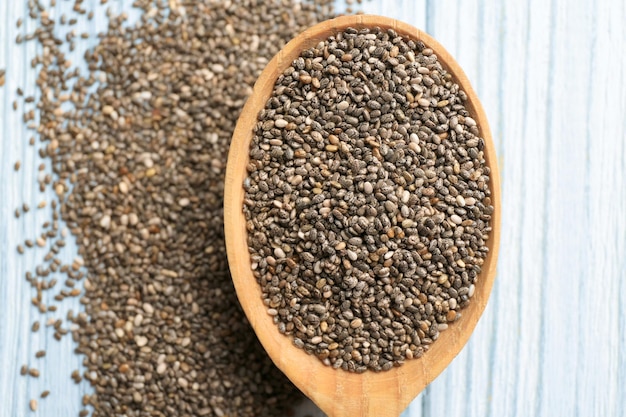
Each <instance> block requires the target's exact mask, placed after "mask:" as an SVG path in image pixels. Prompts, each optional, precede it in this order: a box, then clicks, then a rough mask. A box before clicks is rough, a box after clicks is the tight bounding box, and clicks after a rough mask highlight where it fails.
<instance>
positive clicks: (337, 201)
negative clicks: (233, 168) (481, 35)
mask: <svg viewBox="0 0 626 417" xmlns="http://www.w3.org/2000/svg"><path fill="white" fill-rule="evenodd" d="M466 100H467V96H466V94H465V93H464V92H463V91H462V90H460V89H459V86H458V85H457V84H456V83H455V82H454V80H453V79H452V77H451V75H450V74H449V73H448V72H446V70H445V69H444V68H443V67H442V66H441V64H440V63H439V62H438V60H437V56H435V54H434V53H433V51H432V50H430V49H428V48H426V47H425V46H424V44H423V43H421V42H414V41H411V40H406V39H403V38H402V37H400V36H398V35H397V34H396V33H395V32H393V31H391V30H389V31H381V30H367V29H363V30H359V31H357V30H354V29H348V30H346V31H345V32H343V33H339V34H337V35H336V36H333V37H330V38H328V40H326V41H324V42H321V43H319V44H318V45H317V46H316V47H314V48H311V49H308V50H306V51H304V52H303V53H302V54H301V56H300V57H299V58H298V59H296V60H295V61H294V62H293V64H292V66H291V67H289V68H288V69H287V70H286V71H284V73H283V74H282V75H281V76H280V77H279V78H278V80H277V81H276V85H275V88H274V90H273V94H272V96H271V98H270V99H269V100H268V101H267V104H266V106H265V109H264V110H262V111H261V112H260V114H259V117H258V120H259V121H258V124H257V126H256V129H255V135H254V138H253V140H252V145H251V149H250V163H249V165H248V170H249V176H248V178H247V179H246V181H245V184H244V187H245V191H246V197H245V201H244V211H245V215H246V218H247V221H248V225H247V227H248V231H249V233H248V243H249V247H250V251H251V254H252V255H251V256H252V262H253V263H252V269H253V271H254V274H255V276H256V278H257V280H258V281H259V283H260V285H261V287H262V290H263V301H264V303H265V304H266V305H267V308H268V310H267V311H268V313H269V314H270V315H271V316H273V317H274V322H275V323H276V324H277V326H278V330H279V331H280V332H281V333H284V334H287V335H291V336H292V338H293V343H294V344H295V345H296V346H297V347H299V348H303V349H304V350H305V351H307V352H308V353H311V354H315V355H317V356H318V357H319V358H320V359H321V360H322V361H323V362H324V363H325V364H326V365H329V366H333V367H335V368H341V369H344V370H348V371H354V372H364V371H365V370H367V369H371V370H375V371H380V370H389V369H391V368H392V367H393V366H399V365H401V364H402V363H403V362H404V361H405V360H406V359H411V358H417V357H420V356H422V355H423V354H424V352H425V351H426V350H427V349H428V348H429V346H430V345H431V344H432V343H433V342H434V341H435V340H436V339H437V338H438V336H439V332H440V331H442V330H444V329H446V328H447V326H448V323H450V322H454V321H455V320H457V319H458V318H459V317H460V314H461V313H459V310H460V309H462V308H463V307H465V306H467V305H468V303H469V302H470V298H471V297H472V295H473V293H474V289H475V287H474V285H475V283H476V280H477V279H478V276H479V273H480V270H481V265H482V264H483V261H484V258H485V257H486V255H487V252H488V249H487V246H486V240H487V238H488V234H489V231H490V230H491V228H490V226H489V221H490V218H491V216H490V215H491V213H492V212H493V207H492V206H491V199H490V190H489V186H488V184H489V172H490V171H489V168H488V167H487V166H486V165H485V159H484V154H483V147H484V141H483V139H482V138H480V137H479V130H478V127H477V126H476V122H475V121H474V119H472V118H471V116H470V114H469V113H468V111H467V109H466V108H465V106H464V102H465V101H466Z"/></svg>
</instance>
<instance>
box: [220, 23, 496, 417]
mask: <svg viewBox="0 0 626 417" xmlns="http://www.w3.org/2000/svg"><path fill="white" fill-rule="evenodd" d="M349 27H352V28H357V29H359V28H365V27H368V28H375V27H378V28H381V29H383V30H387V29H393V30H394V31H395V32H396V33H398V34H399V35H401V36H403V37H405V38H407V39H412V40H414V41H418V40H419V41H422V42H423V43H424V44H425V45H426V46H427V47H428V48H431V49H432V50H433V51H434V52H435V54H436V55H437V56H438V58H439V61H440V62H441V64H442V66H443V67H444V68H445V69H446V70H447V71H448V72H449V73H451V74H452V77H453V80H454V81H455V82H456V83H458V84H459V86H460V87H461V89H463V90H464V91H465V93H466V94H467V97H468V100H467V101H466V103H465V105H466V108H467V110H468V111H469V112H470V114H471V115H472V116H473V117H474V119H475V120H476V122H477V125H478V128H479V131H480V136H481V137H482V138H483V139H484V141H485V149H484V152H485V160H486V164H487V166H489V167H490V169H491V174H490V176H491V179H490V189H491V199H492V204H493V206H494V209H495V210H494V212H493V215H492V219H491V227H492V231H491V232H490V237H489V239H488V242H487V246H488V248H489V253H488V255H487V257H486V259H485V262H484V264H483V266H482V271H481V273H480V275H479V277H478V281H477V283H476V284H475V285H476V290H475V294H474V296H473V297H472V300H471V302H470V304H469V306H467V307H466V308H464V309H463V310H462V311H461V312H462V317H461V318H460V319H459V320H457V321H456V322H454V323H451V324H450V325H449V328H448V329H447V330H445V331H442V332H441V334H440V336H439V338H438V339H437V341H435V342H434V343H433V345H431V347H430V349H429V350H428V351H427V352H426V353H425V354H424V355H423V356H422V357H421V358H419V359H411V360H407V361H406V362H405V363H404V364H403V365H402V366H399V367H394V368H392V369H391V370H389V371H383V372H373V371H366V372H364V373H361V374H356V373H351V372H347V371H343V370H341V369H333V368H332V367H329V366H325V365H324V364H323V363H322V362H321V361H320V360H319V359H318V358H317V357H316V356H314V355H309V354H307V353H306V352H305V351H304V350H302V349H299V348H297V347H296V346H294V345H293V343H292V340H291V338H289V337H287V336H285V335H283V334H281V333H279V332H278V329H277V327H276V325H275V324H274V323H273V321H272V317H271V316H269V315H268V314H267V307H266V306H265V305H264V304H263V302H262V292H261V287H260V285H259V284H258V283H257V281H256V279H255V278H254V276H253V273H252V269H251V260H250V253H249V250H248V244H247V230H246V218H245V216H244V213H243V199H244V189H243V183H244V179H245V178H246V176H247V164H248V161H249V156H248V154H249V148H250V143H251V140H252V137H253V129H254V126H255V125H256V123H257V115H258V113H259V111H260V110H262V109H263V108H264V107H265V104H266V102H267V100H268V99H269V97H270V96H271V94H272V91H273V88H274V84H275V82H276V79H277V78H278V76H279V75H280V74H282V72H283V71H284V70H285V69H286V68H288V67H289V66H290V65H291V63H292V62H293V60H294V59H296V58H298V57H299V56H300V54H301V52H302V51H303V50H306V49H308V48H311V47H313V46H315V45H317V44H318V43H319V42H320V41H323V40H326V39H327V38H328V37H329V36H332V35H334V34H336V33H338V32H341V31H343V30H345V29H347V28H349ZM224 217H225V219H224V223H225V235H226V248H227V253H228V262H229V266H230V271H231V274H232V278H233V282H234V285H235V289H236V291H237V296H238V298H239V301H240V303H241V306H242V307H243V310H244V312H245V314H246V316H247V317H248V320H249V321H250V324H251V325H252V328H253V329H254V331H255V332H256V334H257V336H258V338H259V340H260V341H261V343H262V344H263V347H264V348H265V350H266V351H267V353H268V354H269V356H270V357H271V358H272V360H273V361H274V363H275V364H276V366H278V368H280V369H281V370H282V372H283V373H285V375H287V377H289V379H291V381H292V382H293V383H294V384H295V385H296V386H297V387H298V388H299V389H300V390H301V391H302V392H303V393H304V394H305V395H307V396H308V397H309V398H310V399H311V400H313V402H315V403H316V404H317V405H318V406H319V407H320V408H321V409H322V410H323V411H324V412H325V413H326V414H327V415H329V416H331V417H355V416H361V417H366V416H371V417H385V416H389V417H391V416H394V417H397V416H399V415H400V413H401V412H402V411H403V410H404V409H405V408H406V407H407V406H408V404H409V403H410V402H411V400H413V399H414V398H415V397H416V396H417V395H418V394H419V393H420V392H421V391H422V390H423V389H424V388H425V387H426V385H428V384H429V383H430V382H431V381H432V380H433V379H435V378H436V377H437V376H438V375H439V374H440V373H441V372H442V371H443V370H444V368H445V367H446V366H447V365H448V364H449V363H450V362H451V361H452V360H453V359H454V358H455V357H456V355H457V354H458V353H459V352H460V351H461V349H462V348H463V346H464V345H465V343H466V342H467V341H468V339H469V337H470V335H471V333H472V331H473V330H474V327H475V326H476V323H477V322H478V319H479V318H480V316H481V314H482V313H483V310H484V309H485V306H486V304H487V300H488V298H489V294H490V292H491V288H492V286H493V282H494V278H495V274H496V260H497V257H498V245H499V240H500V177H499V174H498V165H497V158H496V153H495V148H494V145H493V141H492V138H491V133H490V131H489V126H488V124H487V118H486V116H485V113H484V111H483V108H482V106H481V104H480V102H479V100H478V98H477V96H476V93H475V92H474V89H473V88H472V87H471V85H470V83H469V80H468V79H467V77H466V75H465V73H464V72H463V70H462V69H461V68H460V67H459V65H458V64H457V63H456V61H455V60H454V59H453V58H452V56H451V55H450V54H449V53H448V52H447V51H446V50H445V49H444V48H443V47H442V46H441V45H440V44H439V43H438V42H437V41H435V40H434V39H433V38H432V37H430V36H428V35H427V34H425V33H424V32H421V31H420V30H418V29H416V28H414V27H412V26H410V25H408V24H406V23H402V22H400V21H397V20H393V19H389V18H385V17H380V16H369V15H356V16H343V17H339V18H336V19H333V20H329V21H326V22H323V23H320V24H318V25H316V26H313V27H311V28H310V29H308V30H306V31H305V32H303V33H302V34H300V35H299V36H297V37H296V38H294V39H293V40H292V41H291V42H289V43H288V44H287V45H286V46H285V47H284V48H283V49H282V50H281V51H280V52H279V53H278V54H277V55H276V56H275V57H274V58H273V59H272V61H271V62H270V63H269V64H268V65H267V67H266V68H265V70H264V71H263V73H262V74H261V76H260V77H259V79H258V80H257V82H256V84H255V86H254V91H253V93H252V95H251V97H250V98H249V99H248V101H247V103H246V105H245V107H244V109H243V111H242V113H241V116H240V118H239V121H238V123H237V127H236V129H235V132H234V135H233V139H232V143H231V147H230V153H229V156H228V165H227V169H226V182H225V196H224Z"/></svg>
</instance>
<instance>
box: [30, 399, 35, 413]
mask: <svg viewBox="0 0 626 417" xmlns="http://www.w3.org/2000/svg"><path fill="white" fill-rule="evenodd" d="M28 404H29V406H30V409H31V410H32V411H37V400H35V399H32V400H30V402H29V403H28Z"/></svg>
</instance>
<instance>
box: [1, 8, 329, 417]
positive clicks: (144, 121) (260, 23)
mask: <svg viewBox="0 0 626 417" xmlns="http://www.w3.org/2000/svg"><path fill="white" fill-rule="evenodd" d="M104 2H105V1H104V0H103V3H104ZM331 3H332V1H330V0H315V1H310V2H309V1H302V2H301V1H298V0H239V1H214V0H205V1H199V2H192V3H189V4H187V3H184V2H182V1H175V0H169V1H156V0H154V1H153V0H138V1H136V2H135V6H137V7H139V8H140V11H141V18H140V19H139V22H138V23H136V24H133V25H128V24H126V23H125V19H126V17H125V15H124V14H122V15H120V16H114V15H112V14H110V13H109V14H108V16H109V27H108V31H107V32H106V33H104V34H101V35H100V39H99V42H98V45H97V46H96V47H95V48H94V49H92V50H90V51H88V52H87V53H86V54H85V59H86V61H87V64H88V67H89V71H90V72H89V74H88V75H86V76H85V75H81V73H80V71H79V69H78V66H77V64H73V63H72V62H70V61H69V60H67V59H66V56H65V54H64V52H63V51H64V50H65V49H69V50H73V49H74V48H75V42H77V41H78V40H77V39H76V37H75V35H72V33H74V31H70V32H68V33H69V34H68V35H67V36H60V35H59V34H58V32H59V26H60V27H64V25H66V24H69V25H73V24H76V22H77V20H78V19H84V18H87V19H91V18H92V17H93V16H94V14H93V12H88V11H87V10H86V9H85V7H84V5H83V4H82V0H76V1H75V5H74V11H75V12H76V17H69V18H68V17H67V16H65V15H62V16H61V17H60V18H59V20H58V21H57V20H55V19H53V18H51V16H53V15H54V14H53V13H48V11H46V10H45V8H44V7H43V6H42V5H41V4H40V2H39V1H37V0H30V1H29V3H28V4H29V8H30V13H29V16H30V17H31V18H32V19H35V20H36V21H37V24H38V29H37V30H36V31H35V32H34V33H31V34H27V35H25V36H22V35H18V42H22V41H29V40H35V41H37V42H38V43H39V44H40V45H41V46H42V48H40V50H41V53H40V55H38V56H36V57H35V58H34V59H33V60H32V61H31V62H32V65H33V67H36V68H37V70H38V72H37V74H38V78H37V88H38V89H39V92H38V93H39V94H37V95H36V96H37V99H36V100H35V99H34V98H32V99H30V98H29V99H28V100H25V102H26V104H27V107H28V106H31V107H32V108H30V109H28V108H27V110H26V112H25V116H24V121H25V122H27V123H28V126H29V127H30V128H32V129H34V130H36V131H37V133H38V137H39V139H40V140H41V141H42V142H43V143H44V144H43V146H42V148H41V149H40V155H41V156H42V157H46V158H49V159H50V160H51V163H52V169H53V173H45V172H43V170H44V169H45V166H44V165H42V166H41V170H42V173H41V175H40V179H39V181H40V183H39V186H40V189H41V190H42V191H44V190H46V188H47V187H48V186H52V188H53V190H54V192H55V194H56V196H57V197H58V200H59V202H60V204H58V205H57V201H55V200H53V201H52V202H51V206H52V210H53V219H52V221H51V222H47V223H46V224H45V225H44V228H48V230H47V231H46V232H44V233H43V234H42V235H41V236H40V237H38V238H37V239H36V240H35V239H33V240H27V241H26V242H25V245H26V247H28V248H31V247H33V246H35V243H36V245H37V246H39V247H46V248H47V249H49V252H48V253H47V254H46V256H45V258H44V263H42V264H41V265H39V266H37V268H36V269H35V271H34V273H31V272H29V273H27V279H28V280H29V282H30V283H31V284H32V285H33V287H35V288H36V289H37V296H36V297H35V298H33V304H34V305H35V306H36V307H37V308H38V309H39V311H41V312H42V313H46V312H50V311H55V310H56V308H57V305H56V304H50V305H45V304H44V302H43V301H44V299H43V297H42V292H43V291H46V290H51V289H53V288H54V287H55V284H56V283H57V279H56V278H53V277H56V276H58V275H59V274H61V273H63V274H67V279H66V280H65V286H66V287H68V288H67V289H61V290H60V291H59V292H58V293H57V294H56V295H55V296H54V300H55V302H61V301H63V299H65V298H67V297H77V296H82V298H81V303H82V304H83V305H84V308H85V311H84V312H81V313H79V314H77V315H74V314H73V313H71V312H70V313H69V314H68V319H69V320H70V321H72V322H73V323H74V325H75V327H74V328H75V329H74V330H73V331H72V336H73V338H74V340H75V341H76V342H77V343H78V347H77V349H76V350H77V352H79V353H82V354H83V355H84V356H85V359H84V365H85V367H86V370H85V371H84V373H82V375H81V373H80V372H79V371H78V370H76V371H74V372H72V379H73V380H74V381H75V382H77V383H78V382H80V381H83V380H86V381H88V382H89V383H90V384H91V385H92V386H93V387H94V391H95V392H94V394H93V395H90V396H86V397H85V398H83V405H85V406H87V405H89V406H91V407H93V415H94V416H111V415H127V416H139V415H141V416H224V415H229V416H235V415H236V416H240V417H244V416H259V415H262V416H275V415H281V414H284V409H285V408H286V407H290V406H292V405H293V404H294V400H295V399H297V398H300V396H299V393H298V392H297V390H296V389H295V387H294V386H293V385H291V384H290V383H289V381H288V380H287V379H286V378H285V377H284V376H283V375H282V374H281V373H280V372H279V371H278V370H277V369H276V368H275V367H274V366H273V364H272V363H271V361H270V360H269V358H268V357H267V356H266V354H265V352H264V351H263V349H262V348H261V346H260V344H259V343H258V341H257V340H256V338H255V336H254V333H253V331H252V329H251V328H250V326H249V324H248V323H247V322H246V320H245V317H244V315H243V313H242V311H241V309H240V307H239V305H238V303H237V300H236V297H235V292H234V288H233V286H232V283H231V279H230V274H229V271H228V266H227V263H226V256H225V247H224V236H223V219H222V214H223V208H222V200H223V188H224V169H225V161H226V155H227V152H228V146H229V142H230V137H231V135H232V131H233V129H234V126H235V123H236V120H237V117H238V115H239V112H240V110H241V108H242V106H243V104H244V102H245V100H246V99H247V97H248V95H249V94H250V93H251V91H252V85H253V83H254V82H255V80H256V78H257V76H258V75H259V73H260V72H261V70H262V69H263V67H264V66H265V65H266V63H267V62H268V61H269V59H271V57H272V56H273V55H274V54H275V53H276V52H278V50H279V49H280V48H281V47H282V46H283V45H284V44H285V43H286V42H287V41H288V40H290V39H291V38H292V37H293V36H295V35H296V34H297V33H299V32H300V31H302V30H304V29H305V28H307V27H309V26H311V25H313V24H315V23H318V22H319V21H321V20H325V19H327V18H330V17H332V14H331V13H332V8H331ZM53 5H54V3H52V6H53ZM68 19H69V20H68ZM20 25H21V21H20V24H18V27H20ZM85 37H86V36H81V37H80V38H81V39H82V38H85ZM64 48H65V49H64ZM2 76H4V73H2ZM21 94H22V91H21V90H19V91H18V95H21ZM35 112H37V113H36V114H35ZM34 143H35V140H34V138H32V139H31V144H34ZM43 205H45V203H42V207H43ZM27 211H28V206H27V205H26V204H25V205H24V207H23V210H22V211H21V212H23V213H26V212H27ZM21 212H20V210H19V209H18V210H16V212H15V215H16V217H19V215H20V213H21ZM59 217H62V219H63V220H65V222H66V223H67V225H68V227H69V230H70V231H71V233H72V234H73V235H74V236H75V237H76V241H77V243H78V247H79V254H80V255H81V257H82V259H81V258H78V259H76V261H75V262H74V263H73V264H72V265H64V264H62V262H61V261H60V259H59V258H58V254H59V251H60V250H61V248H63V247H64V246H65V241H64V240H63V238H64V237H65V236H66V232H65V231H62V232H61V238H59V236H58V233H59V230H61V229H60V227H59ZM18 251H19V252H20V253H23V252H24V247H23V246H22V245H19V246H18ZM83 270H84V271H85V273H86V274H85V273H83V272H82V271H83ZM84 277H87V278H85V279H83V278H84ZM81 279H82V280H83V282H84V294H81V290H80V289H79V288H74V287H75V285H76V281H78V280H81ZM46 326H53V327H54V330H55V333H54V336H55V338H56V339H57V340H60V339H61V338H62V337H63V335H65V334H67V333H68V329H65V328H63V327H62V321H61V320H60V319H58V320H55V319H54V318H50V319H49V320H48V322H47V325H46ZM39 328H40V324H39V321H37V322H35V323H34V324H33V327H32V330H33V331H38V330H39ZM44 354H45V353H40V355H41V356H43V355H44ZM24 369H26V371H25V372H28V368H24ZM31 371H32V369H31ZM35 371H36V370H35ZM44 371H45V369H44ZM32 372H34V371H32ZM32 372H31V374H32ZM38 374H39V372H38V371H37V375H38ZM33 376H35V375H33ZM47 393H48V391H46V394H45V396H47V395H48V394H47ZM45 396H44V395H43V394H42V398H44V397H45ZM31 408H33V409H36V408H37V403H36V401H34V400H33V402H31ZM87 414H88V411H87V410H82V411H81V413H80V415H81V416H84V415H87Z"/></svg>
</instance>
